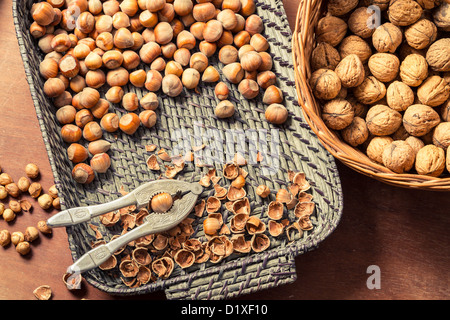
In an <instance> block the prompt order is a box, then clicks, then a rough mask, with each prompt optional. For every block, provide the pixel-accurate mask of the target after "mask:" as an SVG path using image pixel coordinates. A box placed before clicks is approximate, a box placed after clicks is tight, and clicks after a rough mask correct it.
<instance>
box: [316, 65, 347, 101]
mask: <svg viewBox="0 0 450 320" xmlns="http://www.w3.org/2000/svg"><path fill="white" fill-rule="evenodd" d="M309 83H310V85H311V89H312V91H313V93H314V96H315V97H316V98H318V99H323V100H331V99H334V98H336V96H337V95H338V94H339V91H340V90H341V80H340V79H339V77H338V76H337V74H336V72H334V71H333V70H328V69H319V70H317V71H314V72H313V74H312V75H311V79H309Z"/></svg>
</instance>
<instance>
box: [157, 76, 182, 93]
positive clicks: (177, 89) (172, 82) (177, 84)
mask: <svg viewBox="0 0 450 320" xmlns="http://www.w3.org/2000/svg"><path fill="white" fill-rule="evenodd" d="M161 87H162V91H163V92H164V93H165V94H167V95H168V96H169V97H176V96H179V95H180V94H181V92H182V91H183V83H182V82H181V80H180V78H179V77H177V76H176V75H174V74H168V75H166V76H164V78H163V79H162V84H161Z"/></svg>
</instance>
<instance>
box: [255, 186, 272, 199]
mask: <svg viewBox="0 0 450 320" xmlns="http://www.w3.org/2000/svg"><path fill="white" fill-rule="evenodd" d="M256 194H257V195H258V196H260V197H261V198H267V197H268V196H269V194H270V189H269V187H268V186H266V185H259V186H258V187H257V188H256Z"/></svg>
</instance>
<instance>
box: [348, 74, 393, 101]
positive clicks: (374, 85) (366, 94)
mask: <svg viewBox="0 0 450 320" xmlns="http://www.w3.org/2000/svg"><path fill="white" fill-rule="evenodd" d="M353 94H354V95H355V97H356V99H358V100H359V101H360V102H362V103H364V104H373V103H375V102H377V101H379V100H381V99H382V98H384V96H385V95H386V86H385V85H384V83H383V82H381V81H379V80H377V78H375V77H374V76H368V77H367V78H365V79H364V81H363V82H362V83H361V84H360V85H359V86H357V87H356V88H355V89H354V91H353Z"/></svg>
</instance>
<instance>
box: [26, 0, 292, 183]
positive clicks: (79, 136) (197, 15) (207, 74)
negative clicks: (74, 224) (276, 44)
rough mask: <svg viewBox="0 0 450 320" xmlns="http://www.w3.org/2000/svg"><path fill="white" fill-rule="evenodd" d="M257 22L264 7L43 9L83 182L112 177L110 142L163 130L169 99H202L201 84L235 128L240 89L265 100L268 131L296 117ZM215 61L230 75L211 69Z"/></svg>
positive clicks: (199, 4)
mask: <svg viewBox="0 0 450 320" xmlns="http://www.w3.org/2000/svg"><path fill="white" fill-rule="evenodd" d="M255 12H256V4H255V2H254V0H123V1H118V0H106V1H101V0H47V1H44V2H39V3H35V4H33V6H32V8H31V15H32V17H33V20H34V21H33V23H32V24H31V25H30V33H31V35H32V36H33V37H34V38H36V39H37V41H38V46H39V48H40V49H41V51H42V52H43V53H45V57H44V59H43V60H42V62H41V63H40V66H39V70H40V74H41V76H42V77H43V78H44V80H45V82H44V87H43V90H44V93H45V94H46V95H47V96H48V97H49V98H51V99H52V100H53V103H54V105H55V106H56V107H57V108H58V110H57V112H56V118H57V120H58V121H59V123H60V124H61V125H62V128H61V136H62V139H63V140H64V142H66V143H67V144H69V146H68V148H67V153H68V157H69V159H70V160H71V161H72V162H73V163H74V168H73V171H72V176H73V178H74V179H75V181H77V182H78V183H82V184H85V183H90V182H92V181H93V179H94V178H95V173H105V172H106V171H107V170H108V168H109V167H110V165H111V159H110V157H109V155H108V153H107V151H108V150H109V148H110V143H109V142H108V141H106V140H105V139H103V133H104V132H111V133H113V132H116V131H118V130H120V131H122V132H124V133H126V134H128V135H133V134H134V133H135V132H136V131H137V130H138V128H139V127H141V126H143V127H147V128H152V127H153V126H154V125H155V124H156V122H157V115H156V113H155V110H156V109H157V108H158V105H159V100H158V96H157V94H160V93H161V92H162V93H163V94H165V95H166V96H169V97H177V96H179V95H180V94H181V93H182V92H183V91H184V90H185V89H186V90H191V91H193V92H197V93H198V91H197V87H198V86H199V84H200V83H201V82H202V83H209V84H213V85H214V84H215V95H216V97H217V101H218V104H217V106H216V108H215V116H216V117H217V118H229V117H232V116H233V115H234V113H235V105H234V103H233V102H231V101H230V100H228V96H229V93H230V89H231V88H230V85H231V84H235V85H237V87H238V91H239V92H240V94H241V95H242V96H243V97H244V98H246V99H254V98H256V97H257V96H258V95H260V94H261V96H262V101H263V102H264V104H266V105H267V108H266V111H265V117H266V119H267V121H269V122H271V123H274V124H282V123H284V122H285V121H286V119H287V117H288V111H287V109H286V108H285V107H284V106H283V105H282V104H281V103H282V102H283V93H282V91H281V90H280V88H278V87H277V86H276V81H277V79H276V75H275V73H274V72H273V71H271V69H272V63H273V61H272V57H271V55H270V54H269V53H268V52H267V50H268V49H269V42H268V40H267V39H266V38H265V37H264V36H263V35H262V34H261V33H262V32H263V30H264V24H263V21H262V19H261V17H259V16H258V15H257V14H255ZM215 54H217V57H218V60H219V61H220V62H221V64H223V65H222V66H220V68H219V67H218V66H213V65H210V63H209V58H210V57H212V56H213V55H215ZM130 84H131V85H132V86H134V87H136V88H141V89H144V88H145V90H146V91H144V93H145V94H143V96H140V95H138V94H137V93H135V92H133V90H127V89H126V87H128V86H129V85H130ZM100 89H101V90H100ZM101 92H105V94H103V93H102V94H101ZM114 104H115V105H116V106H118V107H121V108H119V110H120V113H116V112H115V111H116V110H117V109H115V108H114V107H113V105H114ZM88 161H89V162H88Z"/></svg>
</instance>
